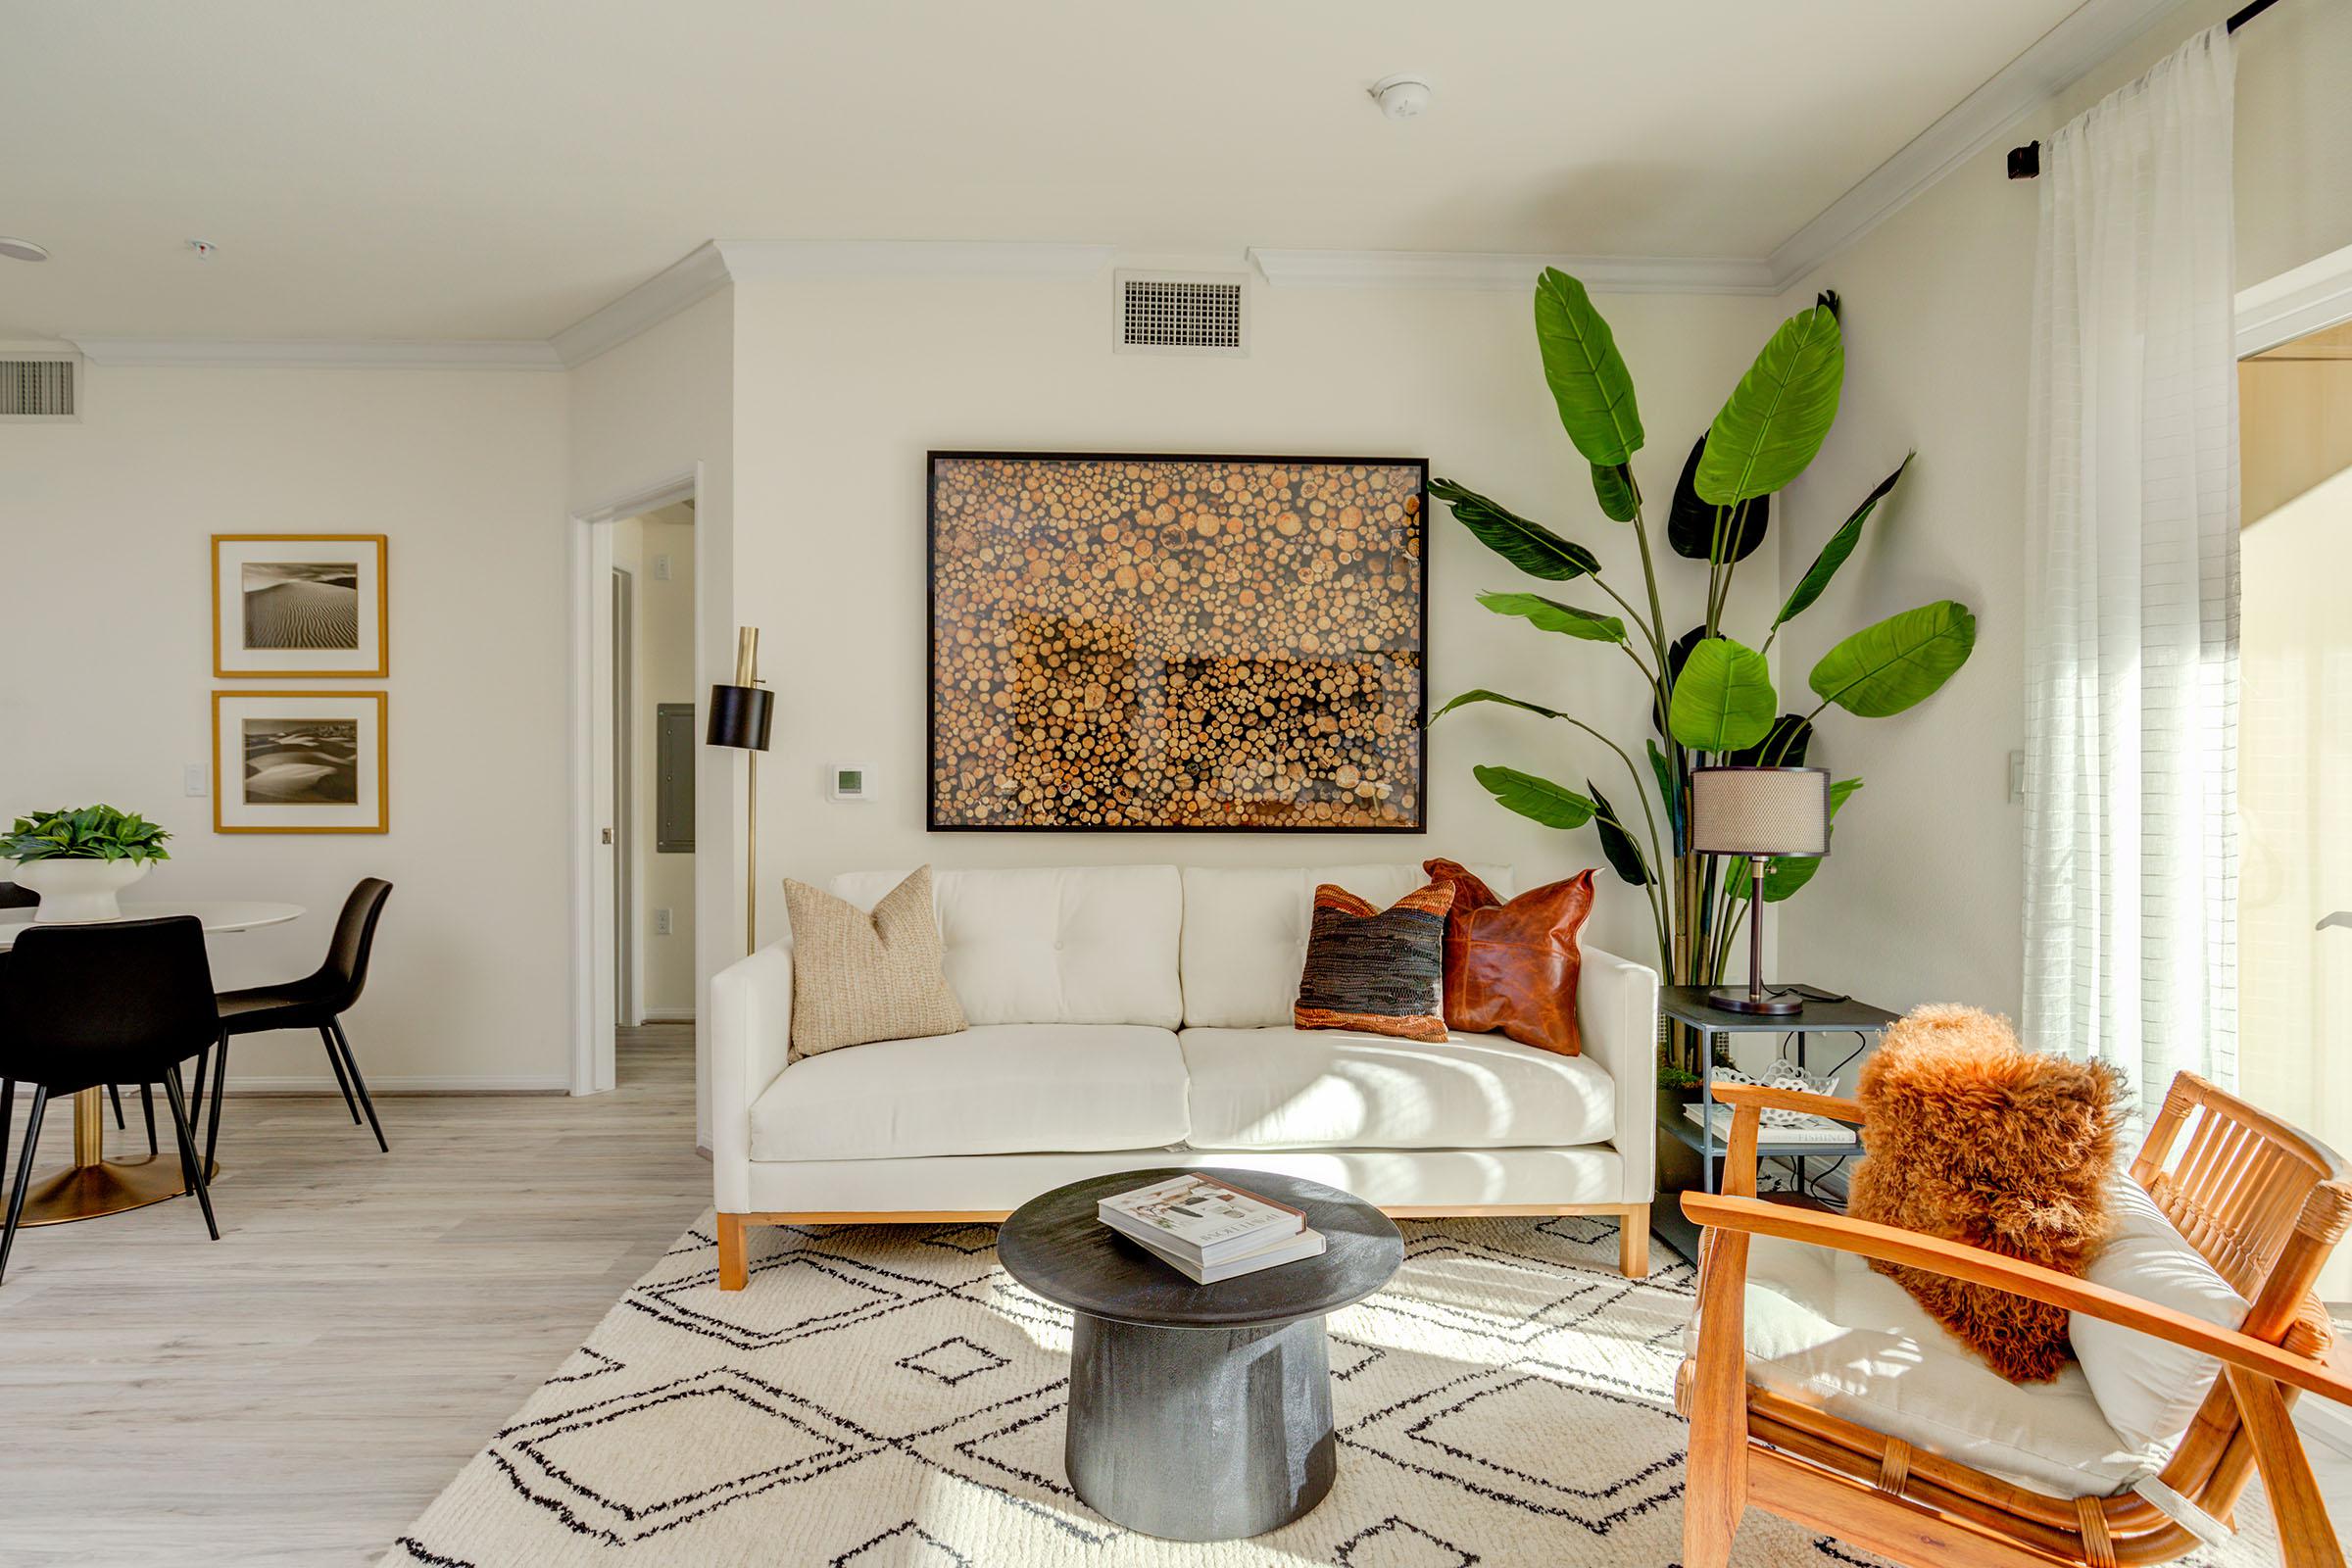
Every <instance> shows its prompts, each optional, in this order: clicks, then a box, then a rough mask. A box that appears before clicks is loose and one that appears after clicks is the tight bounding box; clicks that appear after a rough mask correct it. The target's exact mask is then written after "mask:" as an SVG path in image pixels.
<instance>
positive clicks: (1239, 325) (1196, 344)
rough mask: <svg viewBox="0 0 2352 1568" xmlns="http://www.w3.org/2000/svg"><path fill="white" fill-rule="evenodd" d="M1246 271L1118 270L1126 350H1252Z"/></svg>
mask: <svg viewBox="0 0 2352 1568" xmlns="http://www.w3.org/2000/svg"><path fill="white" fill-rule="evenodd" d="M1248 281H1249V279H1248V278H1247V277H1245V276H1244V275H1243V274H1241V273H1238V272H1236V273H1224V272H1120V273H1118V274H1117V283H1118V291H1119V292H1118V303H1119V344H1118V349H1119V352H1120V353H1121V354H1224V355H1232V356H1236V357H1238V356H1241V355H1245V354H1248V353H1249V352H1250V330H1249V322H1248V319H1247V318H1246V317H1245V315H1244V311H1245V308H1246V304H1247V302H1246V300H1245V298H1244V285H1245V284H1247V283H1248Z"/></svg>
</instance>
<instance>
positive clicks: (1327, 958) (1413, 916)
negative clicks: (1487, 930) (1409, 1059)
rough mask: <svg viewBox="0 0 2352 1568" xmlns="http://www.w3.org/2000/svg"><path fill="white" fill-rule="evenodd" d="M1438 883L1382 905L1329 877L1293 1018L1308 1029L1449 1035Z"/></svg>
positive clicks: (1447, 902) (1445, 897) (1447, 892)
mask: <svg viewBox="0 0 2352 1568" xmlns="http://www.w3.org/2000/svg"><path fill="white" fill-rule="evenodd" d="M1452 903H1453V889H1452V888H1451V887H1449V886H1445V885H1442V884H1439V883H1434V882H1433V883H1431V884H1430V885H1429V886H1428V887H1425V888H1421V889H1418V890H1416V891H1415V892H1412V893H1408V894H1406V895H1405V896H1404V897H1403V898H1401V899H1399V900H1397V902H1396V903H1395V904H1393V905H1391V906H1390V907H1388V908H1386V909H1375V908H1374V907H1372V906H1371V905H1369V904H1366V903H1365V902H1364V901H1363V900H1362V899H1359V898H1357V897H1356V896H1355V895H1354V894H1352V893H1350V892H1348V890H1347V889H1345V888H1341V887H1335V886H1334V885H1332V884H1331V883H1329V882H1326V883H1324V884H1323V885H1322V886H1321V887H1319V888H1317V889H1315V923H1314V928H1313V930H1312V931H1311V932H1310V933H1309V934H1308V936H1307V940H1306V968H1305V970H1304V972H1302V973H1301V974H1300V975H1299V1004H1298V1005H1297V1006H1295V1007H1293V1008H1292V1009H1291V1017H1292V1020H1293V1021H1294V1022H1295V1023H1297V1024H1298V1026H1299V1028H1301V1029H1363V1030H1367V1031H1369V1032H1371V1033H1373V1034H1379V1035H1396V1036H1397V1037H1398V1038H1400V1039H1404V1040H1427V1041H1443V1040H1444V1039H1445V1038H1446V999H1445V982H1446V909H1447V908H1448V907H1450V906H1451V905H1452Z"/></svg>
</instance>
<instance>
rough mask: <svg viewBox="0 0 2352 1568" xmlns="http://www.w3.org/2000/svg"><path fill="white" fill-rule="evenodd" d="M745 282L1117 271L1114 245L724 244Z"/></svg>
mask: <svg viewBox="0 0 2352 1568" xmlns="http://www.w3.org/2000/svg"><path fill="white" fill-rule="evenodd" d="M715 243H716V245H717V247H718V252H719V254H720V256H721V257H723V258H724V259H725V262H726V269H727V272H728V275H729V276H731V277H733V278H734V279H735V280H736V281H738V282H768V281H773V280H776V279H789V280H792V281H797V282H853V281H858V280H860V279H865V278H900V277H961V278H1040V279H1049V280H1051V279H1061V280H1065V281H1067V280H1073V279H1079V278H1088V277H1093V276H1096V275H1097V274H1099V273H1100V272H1102V271H1103V270H1104V269H1105V268H1107V267H1109V266H1110V263H1111V258H1112V256H1113V254H1114V251H1113V248H1112V247H1111V246H1108V245H1066V244H1054V243H1046V244H1029V243H1023V242H1017V241H993V240H892V239H882V240H839V239H751V240H744V239H722V240H718V241H716V242H715Z"/></svg>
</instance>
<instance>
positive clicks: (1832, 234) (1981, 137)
mask: <svg viewBox="0 0 2352 1568" xmlns="http://www.w3.org/2000/svg"><path fill="white" fill-rule="evenodd" d="M2180 3H2181V0H2085V3H2084V4H2083V5H2082V6H2080V7H2078V8H2077V9H2076V10H2075V11H2073V12H2071V13H2070V14H2069V15H2068V16H2067V17H2066V18H2065V20H2063V21H2062V22H2060V23H2059V24H2058V25H2056V26H2054V27H2052V28H2051V29H2050V30H2049V31H2047V32H2045V33H2043V34H2042V35H2041V36H2040V37H2039V38H2037V39H2035V40H2034V43H2033V45H2032V46H2031V47H2030V48H2028V49H2027V50H2026V52H2025V53H2024V54H2022V55H2019V56H2018V57H2017V58H2016V59H2015V60H2012V61H2010V62H2009V64H2007V65H2006V66H2003V67H2002V68H2001V69H2000V70H1999V71H1997V72H1995V73H1993V74H1992V76H1991V77H1990V78H1989V79H1988V80H1986V81H1985V84H1984V85H1983V86H1981V87H1979V88H1978V89H1977V90H1976V91H1975V92H1972V93H1970V94H1969V95H1968V96H1967V97H1965V98H1963V99H1961V100H1960V102H1959V103H1957V104H1955V105H1953V106H1952V108H1951V109H1950V110H1948V111H1946V112H1945V114H1944V115H1943V117H1942V118H1941V119H1939V120H1937V121H1936V123H1934V124H1932V125H1930V126H1929V127H1928V128H1927V129H1925V130H1923V131H1921V132H1920V133H1919V134H1918V135H1916V136H1914V137H1912V138H1911V140H1909V141H1908V142H1906V143H1904V144H1903V145H1902V146H1901V147H1900V148H1898V149H1897V150H1896V151H1895V153H1894V156H1892V157H1891V158H1888V159H1887V161H1886V162H1885V163H1883V164H1881V165H1880V166H1879V167H1878V168H1876V169H1874V170H1872V171H1871V172H1869V173H1867V174H1865V175H1863V176H1862V178H1861V179H1860V180H1859V181H1858V182H1857V183H1856V184H1855V185H1854V187H1853V188H1852V189H1851V190H1848V191H1847V192H1846V193H1845V194H1844V195H1842V196H1840V197H1838V199H1837V200H1836V201H1834V202H1832V203H1830V205H1829V206H1827V207H1825V208H1823V209H1822V210H1821V213H1820V214H1819V215H1818V216H1817V217H1815V218H1814V220H1813V221H1811V222H1809V223H1807V224H1805V226H1804V227H1802V228H1800V229H1798V230H1797V231H1796V232H1795V233H1793V234H1791V235H1789V237H1788V238H1787V239H1786V240H1784V241H1782V242H1781V244H1780V246H1779V247H1778V248H1777V249H1776V250H1774V251H1773V253H1772V255H1771V256H1770V257H1769V258H1767V263H1766V265H1767V267H1768V269H1769V270H1770V272H1771V274H1772V278H1773V283H1774V286H1775V289H1776V291H1777V290H1778V289H1785V288H1788V287H1789V286H1790V285H1792V284H1795V283H1798V282H1801V281H1802V280H1803V279H1804V276H1805V274H1806V273H1808V272H1810V271H1812V270H1814V269H1815V268H1817V267H1819V266H1820V265H1821V264H1822V263H1824V262H1826V261H1828V260H1829V259H1830V258H1831V257H1833V256H1835V255H1837V254H1838V252H1839V251H1842V250H1844V249H1845V248H1846V247H1847V246H1848V245H1851V244H1853V243H1854V242H1855V241H1856V240H1858V239H1860V238H1861V237H1862V236H1863V235H1865V234H1867V233H1869V232H1870V231H1871V230H1872V229H1874V228H1876V227H1878V226H1879V225H1880V224H1881V223H1883V222H1885V221H1887V219H1889V218H1891V217H1893V216H1894V215H1895V214H1896V213H1898V212H1900V211H1902V209H1903V208H1905V207H1907V206H1909V205H1910V204H1911V202H1912V201H1914V200H1915V199H1916V198H1918V197H1919V196H1920V195H1921V194H1922V193H1924V192H1925V191H1927V190H1928V188H1929V187H1931V186H1933V185H1934V184H1935V183H1936V181H1937V180H1939V179H1941V178H1943V176H1944V175H1946V174H1948V173H1950V172H1952V171H1953V170H1954V169H1955V168H1957V167H1958V166H1959V165H1961V164H1963V163H1965V162H1967V161H1968V160H1969V159H1971V158H1973V157H1975V156H1976V155H1977V154H1978V153H1980V152H1983V151H1984V150H1985V148H1986V147H1988V146H1990V145H1991V144H1992V143H1993V142H1995V141H1997V140H1999V139H2000V137H2001V135H2002V134H2003V133H2004V132H2005V131H2007V130H2009V129H2010V128H2011V127H2012V126H2014V125H2015V124H2016V123H2018V122H2019V121H2021V120H2023V119H2025V118H2026V117H2027V116H2028V115H2030V114H2032V113H2033V112H2034V110H2036V109H2039V108H2040V107H2042V106H2043V105H2044V104H2046V103H2048V102H2049V101H2050V100H2051V99H2053V98H2055V97H2057V96H2058V95H2059V94H2060V93H2062V92H2064V91H2065V90H2066V89H2067V88H2069V87H2071V86H2073V85H2074V84H2075V83H2076V82H2078V81H2080V80H2082V78H2083V76H2085V75H2087V74H2088V73H2090V72H2091V71H2092V70H2093V69H2095V68H2096V67H2097V66H2098V65H2099V64H2100V63H2101V62H2102V61H2105V60H2107V59H2109V58H2110V57H2111V56H2113V55H2114V54H2115V53H2116V51H2117V50H2119V49H2122V48H2123V47H2124V46H2125V45H2127V44H2129V43H2131V41H2132V40H2133V39H2134V38H2137V37H2138V36H2139V35H2140V34H2141V33H2144V32H2146V31H2147V30H2148V29H2149V28H2150V27H2152V26H2154V25H2156V24H2157V23H2158V22H2161V21H2162V20H2164V18H2165V16H2166V15H2167V14H2168V13H2170V12H2172V11H2174V10H2176V9H2178V8H2179V7H2180Z"/></svg>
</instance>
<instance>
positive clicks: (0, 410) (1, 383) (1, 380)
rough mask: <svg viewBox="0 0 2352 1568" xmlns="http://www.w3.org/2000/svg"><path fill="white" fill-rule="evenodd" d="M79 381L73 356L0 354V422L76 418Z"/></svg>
mask: <svg viewBox="0 0 2352 1568" xmlns="http://www.w3.org/2000/svg"><path fill="white" fill-rule="evenodd" d="M80 381H81V361H80V360H78V359H76V358H74V357H73V355H70V354H68V355H58V354H39V355H28V354H22V353H19V354H0V419H4V420H11V421H20V422H21V421H29V420H33V419H73V418H78V417H80V405H79V401H78V399H77V397H76V394H77V392H78V391H79V390H80Z"/></svg>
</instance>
